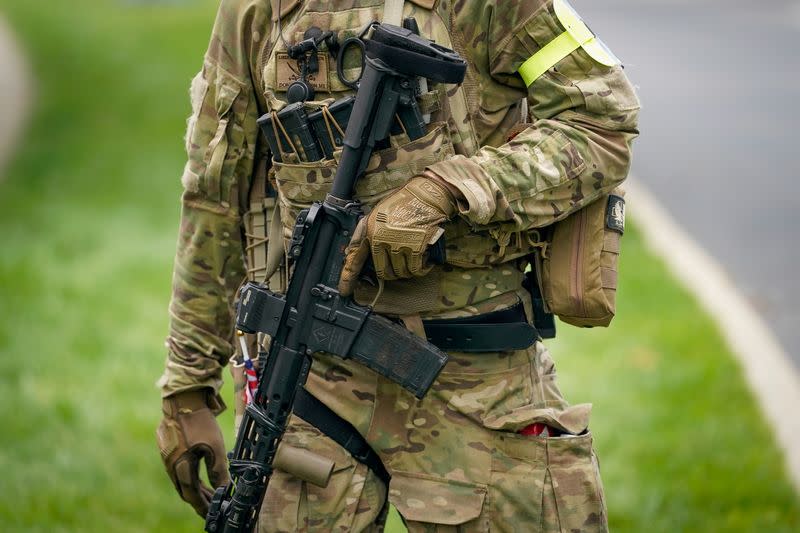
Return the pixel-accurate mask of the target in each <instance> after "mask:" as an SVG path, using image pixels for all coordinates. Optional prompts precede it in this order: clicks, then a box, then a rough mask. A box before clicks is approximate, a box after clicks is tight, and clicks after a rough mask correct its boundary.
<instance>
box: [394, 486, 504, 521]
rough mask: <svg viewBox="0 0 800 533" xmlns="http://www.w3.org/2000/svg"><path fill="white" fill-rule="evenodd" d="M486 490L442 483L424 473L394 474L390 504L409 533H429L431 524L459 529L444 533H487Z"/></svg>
mask: <svg viewBox="0 0 800 533" xmlns="http://www.w3.org/2000/svg"><path fill="white" fill-rule="evenodd" d="M485 498H486V487H483V486H481V485H477V484H473V483H461V482H457V481H444V480H441V479H438V478H434V477H431V476H426V475H423V474H411V473H405V472H393V473H392V481H391V483H390V484H389V502H390V503H392V505H394V506H395V507H396V508H397V510H398V511H399V512H400V515H402V517H403V519H404V520H405V521H406V525H407V527H408V531H409V532H410V533H414V532H416V531H430V530H431V527H430V526H431V524H437V525H443V526H458V527H452V528H436V530H445V531H469V532H473V531H474V532H486V531H489V524H488V521H487V520H485V518H483V517H481V513H482V511H483V504H484V500H485Z"/></svg>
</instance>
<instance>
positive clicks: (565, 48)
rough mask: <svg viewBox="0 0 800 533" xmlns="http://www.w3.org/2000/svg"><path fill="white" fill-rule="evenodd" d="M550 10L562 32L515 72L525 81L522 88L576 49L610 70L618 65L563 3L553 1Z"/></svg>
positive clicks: (558, 0)
mask: <svg viewBox="0 0 800 533" xmlns="http://www.w3.org/2000/svg"><path fill="white" fill-rule="evenodd" d="M553 9H554V10H555V12H556V17H558V21H559V22H560V23H561V25H562V26H564V29H565V31H564V33H562V34H561V35H559V36H558V37H556V38H555V39H553V40H552V41H550V42H549V43H547V44H546V45H545V46H544V47H542V49H541V50H539V51H538V52H536V53H535V54H533V55H532V56H531V57H530V58H529V59H528V60H527V61H525V62H524V63H523V64H522V66H521V67H519V70H518V72H519V74H520V76H522V79H523V80H524V81H525V85H527V86H530V85H531V84H532V83H533V82H534V81H536V80H537V79H538V78H539V76H541V75H542V74H544V73H545V72H547V71H548V70H550V69H551V68H553V67H554V66H555V65H556V64H557V63H558V62H559V61H561V60H562V59H564V58H565V57H567V56H568V55H570V54H571V53H572V52H574V51H575V50H577V49H578V48H583V49H584V51H586V53H587V54H589V55H590V56H591V57H592V59H594V60H595V61H597V62H598V63H600V64H601V65H606V66H608V67H613V66H615V65H619V64H620V60H619V59H617V56H615V55H614V53H613V52H611V50H609V49H608V47H607V46H606V45H605V43H603V41H601V40H600V39H598V38H597V37H596V36H595V35H594V33H592V30H590V29H589V27H588V26H587V25H586V23H585V22H583V20H581V17H580V15H578V12H577V11H575V8H573V7H572V6H571V5H570V4H569V2H567V0H553Z"/></svg>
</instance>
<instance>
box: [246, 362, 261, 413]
mask: <svg viewBox="0 0 800 533" xmlns="http://www.w3.org/2000/svg"><path fill="white" fill-rule="evenodd" d="M244 376H245V378H246V379H247V383H246V384H245V387H244V403H245V404H246V405H250V404H251V403H253V400H254V399H255V397H256V389H257V388H258V376H256V369H255V367H253V360H252V359H250V358H249V357H247V356H245V360H244Z"/></svg>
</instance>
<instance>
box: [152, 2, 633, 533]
mask: <svg viewBox="0 0 800 533" xmlns="http://www.w3.org/2000/svg"><path fill="white" fill-rule="evenodd" d="M555 1H556V2H558V1H559V0H555ZM553 3H554V2H553V0H525V1H522V0H487V1H480V2H479V1H461V2H455V3H453V2H451V1H450V0H408V1H406V2H405V5H404V7H403V16H413V17H415V18H416V20H417V22H418V24H419V27H420V30H421V34H422V35H423V36H424V37H426V38H429V39H433V40H435V41H436V42H437V43H440V44H442V45H444V46H448V47H450V48H453V49H455V50H456V51H458V52H459V53H460V54H461V55H462V56H463V57H464V58H465V59H467V61H468V63H469V68H468V72H467V77H466V80H465V82H464V83H463V85H461V86H460V87H455V86H433V87H431V88H430V92H429V93H427V94H424V95H422V97H421V98H420V105H421V106H422V107H423V111H424V112H425V113H426V114H430V115H431V121H430V124H429V125H428V134H427V135H426V136H425V137H423V138H421V139H418V140H416V141H413V142H408V139H405V141H403V140H397V141H396V142H395V141H394V140H393V144H392V147H391V148H389V149H386V150H383V151H381V152H379V153H377V154H376V155H375V156H374V157H373V159H372V160H371V162H370V166H369V168H368V171H367V173H366V175H365V177H364V178H363V179H362V180H360V182H359V183H358V185H357V187H356V196H357V197H358V198H359V199H360V200H361V201H362V202H363V203H364V205H365V207H366V209H365V210H366V211H368V212H369V211H370V210H372V211H371V212H372V213H373V215H372V216H368V217H366V218H365V219H364V221H363V223H362V224H361V225H360V226H359V230H358V232H357V235H356V238H355V239H354V242H353V245H352V246H351V247H350V250H349V251H350V255H349V257H348V263H347V268H346V269H345V275H344V278H345V279H343V285H342V289H344V290H346V291H350V290H354V291H355V298H356V300H357V301H359V302H360V303H365V304H369V303H371V302H372V301H373V300H374V299H375V297H376V296H378V298H377V300H376V301H375V309H376V311H378V312H380V313H384V314H387V315H392V316H396V317H403V318H404V319H405V321H406V323H407V324H408V325H409V329H412V330H413V329H417V330H418V328H419V324H420V321H419V319H420V318H423V319H425V318H430V317H437V318H453V317H463V316H473V315H483V314H485V313H488V312H491V311H495V310H499V309H505V308H509V307H511V306H514V305H518V304H520V302H521V303H522V304H523V305H524V306H525V309H526V311H527V316H529V317H530V316H532V315H531V309H530V296H529V295H528V293H527V292H526V291H524V290H522V289H521V283H522V278H523V271H524V268H525V267H526V266H527V263H526V260H525V258H526V257H527V256H529V255H530V253H531V252H532V251H533V250H534V249H535V247H536V245H537V242H536V241H537V239H536V236H537V232H536V228H541V227H544V226H547V225H549V224H552V223H553V222H555V221H558V220H561V219H563V218H564V217H566V216H568V215H569V214H570V213H573V212H575V211H576V210H578V209H580V208H582V207H584V206H585V205H587V204H589V203H590V202H593V201H594V200H596V199H598V198H599V197H600V196H601V195H604V194H607V193H608V192H609V191H611V190H612V189H614V188H615V187H617V186H618V185H619V184H620V183H621V182H622V180H624V178H625V177H626V175H627V172H628V168H629V165H630V145H631V141H632V140H633V138H634V137H635V136H636V134H637V129H636V128H637V115H638V107H639V105H638V101H637V98H636V96H635V94H634V92H633V89H632V87H631V86H630V84H629V82H628V81H627V79H626V77H625V75H624V73H623V71H622V69H621V67H619V66H613V67H610V66H607V65H603V64H601V63H599V62H598V61H596V60H595V59H593V58H592V56H590V54H589V53H587V51H586V50H585V49H582V48H578V49H577V50H575V51H574V52H572V53H571V54H569V55H568V56H567V57H566V58H564V59H562V60H560V61H558V62H557V63H556V64H555V65H553V66H552V67H551V68H549V69H547V70H546V72H545V73H544V74H543V75H541V76H538V77H537V78H536V79H535V80H529V81H530V85H529V86H527V87H526V83H525V82H523V79H522V78H521V77H520V75H519V74H518V72H517V71H518V69H519V68H520V66H521V65H522V64H523V63H525V62H526V61H527V60H528V59H529V58H531V57H532V56H533V55H534V54H536V53H537V51H540V50H541V49H543V48H544V47H546V46H547V45H548V44H549V43H550V42H552V41H553V40H554V39H556V38H557V37H558V36H559V35H561V34H563V33H564V31H565V29H564V27H563V24H562V23H561V22H560V19H559V17H558V16H556V12H555V9H554V6H553ZM562 4H563V2H562ZM562 4H559V5H562ZM279 6H280V7H279ZM383 9H384V3H383V1H382V0H283V1H282V4H278V2H277V1H275V0H273V1H272V2H268V1H267V0H223V1H222V5H221V7H220V11H219V15H218V17H217V21H216V24H215V26H214V30H213V34H212V37H211V42H210V45H209V48H208V52H207V53H206V56H205V61H204V64H203V69H202V71H201V72H200V73H199V74H198V76H197V77H196V78H195V79H194V80H193V83H192V88H191V99H192V108H193V114H192V117H191V119H190V121H189V128H188V132H187V136H186V148H187V151H188V154H189V160H188V163H187V165H186V168H185V171H184V175H183V185H184V188H185V191H184V194H183V212H182V219H181V229H180V237H179V242H178V251H177V257H176V261H175V272H174V280H173V297H172V303H171V306H170V316H171V323H170V333H169V337H168V339H167V344H168V348H169V355H168V357H167V362H166V370H165V372H164V375H163V377H162V379H161V381H160V384H161V387H162V397H163V405H164V420H163V421H162V424H161V426H160V427H159V431H158V438H159V444H160V447H161V451H162V456H163V459H164V461H165V464H166V467H167V471H168V473H169V475H170V477H171V479H172V480H173V482H174V483H175V485H176V488H177V489H178V492H179V493H180V495H181V496H182V498H183V499H184V500H186V501H188V502H189V503H191V504H192V506H193V507H194V508H195V510H197V512H198V513H199V514H201V515H204V514H205V511H206V509H207V506H208V500H209V495H210V491H209V490H208V488H207V487H205V486H204V484H203V483H202V482H201V481H200V479H199V476H198V471H197V469H198V463H199V462H200V460H201V459H203V458H204V459H205V460H206V464H207V466H208V471H209V477H210V481H211V483H212V484H213V485H219V484H222V483H223V482H224V481H225V480H226V479H227V474H226V471H225V459H224V453H225V450H224V446H223V444H222V437H221V433H220V430H219V427H218V425H217V424H216V421H215V419H214V415H216V414H217V413H218V412H219V411H220V410H221V409H222V408H223V406H224V404H223V403H222V400H221V399H220V398H219V396H218V391H219V390H220V387H221V385H222V368H223V366H225V364H226V362H227V360H228V358H229V357H230V356H231V354H232V353H233V352H234V343H233V340H234V337H233V333H234V332H233V329H232V328H233V309H234V307H233V301H234V297H235V294H236V290H237V288H238V287H239V286H240V284H241V283H242V281H243V279H244V278H245V277H249V278H250V279H254V280H258V281H265V280H264V277H265V275H266V274H265V270H266V266H265V261H264V257H265V252H264V248H263V247H264V246H265V245H266V242H267V241H268V240H271V245H276V244H277V245H278V246H280V245H281V244H282V242H281V240H282V239H285V238H286V237H287V235H288V232H289V231H290V230H291V225H292V222H293V219H294V216H295V215H296V214H297V212H298V211H299V210H300V209H302V208H303V207H306V206H308V205H309V204H310V203H311V202H313V201H318V200H322V199H323V198H324V194H325V192H326V191H327V188H328V187H329V186H330V183H331V180H332V176H333V170H334V169H335V166H334V164H335V163H334V162H333V161H323V162H319V163H305V162H300V161H298V160H296V159H293V158H292V157H291V156H286V157H284V160H283V162H282V163H270V162H269V154H268V153H267V150H266V148H265V143H264V139H263V138H262V137H261V136H260V134H259V131H258V128H257V125H256V119H257V118H258V117H259V116H260V115H261V114H262V113H265V112H267V111H272V110H277V109H280V107H282V106H283V105H285V90H286V87H287V86H288V84H289V83H290V82H291V81H292V74H291V72H292V69H291V68H290V65H289V64H288V63H287V62H288V59H287V58H286V56H285V51H286V46H287V42H288V43H289V44H291V43H295V42H298V41H299V40H301V38H302V35H303V32H304V31H305V30H306V29H308V28H310V27H312V26H315V27H318V28H321V29H323V30H332V31H335V32H337V34H338V37H339V39H340V42H341V41H342V40H343V39H344V38H346V37H348V36H352V35H354V34H356V33H357V32H358V31H359V29H360V28H362V27H363V26H364V25H365V24H366V23H368V22H369V21H372V20H381V19H382V16H383ZM279 24H280V25H282V34H283V37H282V36H281V35H280V33H279V31H278V28H279V27H281V26H280V25H279ZM323 55H324V54H323V53H320V57H322V56H323ZM358 63H359V61H358V58H356V57H350V58H348V57H346V58H345V73H346V74H350V75H352V74H353V71H354V70H357V68H358ZM310 82H311V83H312V84H313V85H314V86H315V88H316V90H317V97H316V99H317V100H322V99H324V98H328V97H333V98H338V97H340V96H342V95H344V94H347V93H348V91H349V89H348V87H347V86H346V85H344V84H343V83H342V82H341V80H339V79H338V78H337V76H336V73H335V69H334V68H333V67H332V66H331V64H330V62H329V61H328V60H327V59H326V60H322V62H321V65H320V71H319V73H317V74H316V76H315V77H313V78H312V79H311V80H310ZM521 123H522V125H521ZM515 133H518V134H517V135H516V136H515V137H513V140H509V139H510V138H511V136H512V135H513V134H515ZM411 178H414V179H413V180H412V181H409V180H411ZM270 190H276V191H277V205H275V200H273V199H272V198H270V197H269V196H270V195H269V193H268V192H265V191H270ZM409 203H414V205H415V206H416V207H415V209H413V210H411V211H408V210H407V211H403V207H404V206H407V205H409ZM273 206H274V209H278V211H279V215H280V222H281V223H282V230H283V235H281V234H280V233H281V231H280V227H278V230H277V232H276V230H275V229H273V230H272V231H271V232H266V231H265V228H266V227H267V226H269V218H265V216H264V210H265V208H266V209H267V211H268V212H271V211H270V210H271V209H273ZM377 213H383V215H381V216H377ZM409 213H411V214H409ZM269 216H270V215H267V217H269ZM276 220H277V219H276ZM390 224H394V226H395V227H399V228H400V229H401V230H402V231H408V232H410V233H413V232H415V231H416V232H419V231H422V232H425V235H426V236H432V235H433V234H435V233H437V231H436V229H437V228H438V227H439V226H440V225H443V226H444V229H445V239H446V242H447V245H448V250H447V252H448V253H447V263H446V264H445V265H441V266H435V267H433V268H429V267H428V268H426V267H424V266H423V264H422V262H421V261H419V257H420V256H421V255H422V254H423V253H424V251H425V250H424V246H423V247H422V248H421V249H417V250H410V248H409V247H403V246H402V244H403V243H402V242H400V243H398V242H394V241H392V240H391V239H387V238H386V235H388V234H390V233H392V232H387V231H385V230H386V228H387V225H390ZM275 227H277V226H275V225H273V228H275ZM268 233H269V234H268ZM276 233H277V234H276ZM410 233H409V234H410ZM401 240H402V239H401ZM426 242H427V241H426ZM370 254H371V255H372V256H373V259H374V262H375V265H376V271H377V272H378V274H379V275H380V276H381V277H382V278H384V279H386V280H387V281H386V282H385V284H384V286H383V288H382V291H381V292H380V294H377V290H376V289H375V288H374V287H373V286H372V285H370V284H368V283H365V282H364V281H363V280H359V279H357V276H356V274H357V272H358V271H359V270H360V264H361V263H362V262H363V261H364V260H365V259H366V256H368V255H370ZM280 278H281V274H280V273H278V274H276V275H275V276H274V277H272V282H271V286H272V287H273V288H274V287H276V284H279V283H280V281H281V279H280ZM276 280H277V281H276ZM251 341H252V340H251ZM449 355H450V360H449V362H448V364H447V366H446V367H445V369H444V371H443V372H442V373H441V375H440V376H439V378H438V379H437V381H436V382H435V383H434V385H433V387H432V389H431V390H430V392H429V393H428V395H427V396H426V397H425V398H424V399H423V400H421V401H417V400H416V399H415V398H414V397H413V396H412V395H411V394H410V393H408V392H407V391H405V390H403V389H402V388H400V387H399V386H398V385H396V384H394V383H392V382H390V381H388V380H386V379H384V378H383V377H381V376H378V375H377V374H375V373H373V372H372V371H370V370H368V369H367V368H364V367H361V366H359V365H358V364H355V363H353V362H351V361H343V360H341V359H336V358H333V357H331V356H329V355H326V354H316V355H315V362H314V365H313V368H312V372H311V375H310V377H309V381H308V384H307V389H308V390H309V391H310V392H311V393H312V394H313V395H314V396H316V397H317V398H319V399H320V400H322V401H323V402H324V403H325V404H327V405H328V406H329V407H330V408H331V409H332V410H333V411H335V412H336V413H337V414H338V415H340V416H341V417H343V418H345V419H347V420H348V421H349V422H350V423H351V424H352V425H353V426H354V427H355V428H356V429H357V430H358V431H359V433H361V434H362V435H363V436H364V437H365V438H366V440H367V441H368V442H369V443H370V445H371V446H372V448H373V449H374V450H375V451H376V452H377V453H378V455H379V456H380V458H381V460H382V461H383V463H384V465H385V467H386V469H387V470H388V471H389V473H390V474H391V483H390V484H389V486H388V487H387V486H385V485H384V483H383V482H382V481H381V480H380V479H379V478H378V476H376V474H375V473H374V472H372V471H371V470H370V469H369V468H367V467H366V466H365V465H364V464H361V463H359V462H358V461H357V460H355V459H354V458H353V457H352V456H350V454H348V453H347V452H346V451H345V450H344V449H343V448H341V447H340V446H338V445H337V444H335V443H334V442H333V441H331V440H330V439H328V438H325V437H323V436H322V435H321V434H320V432H319V431H317V430H316V429H314V428H313V427H311V426H309V425H308V424H306V423H305V422H303V421H302V420H301V419H299V418H298V417H292V419H291V420H290V426H289V430H288V432H287V434H286V436H285V438H284V444H289V445H292V446H294V447H297V448H302V449H307V450H311V451H312V452H315V453H317V454H319V455H321V456H324V457H327V458H329V459H331V460H332V461H333V462H334V463H335V467H334V471H333V475H332V476H331V479H330V482H329V483H328V485H327V487H326V488H320V487H318V486H315V485H313V484H310V483H307V482H304V481H301V480H299V479H297V478H295V477H293V476H292V475H290V474H288V473H285V472H282V471H280V470H278V471H276V472H275V474H274V475H273V477H272V480H271V482H270V484H269V488H268V491H267V495H266V498H265V500H264V505H263V507H262V514H261V519H260V529H261V530H263V531H296V530H302V531H312V530H313V531H334V530H336V531H365V530H367V531H378V530H380V529H381V527H382V526H381V524H382V521H383V519H384V518H385V510H386V506H385V502H386V500H387V499H388V501H390V502H391V503H392V504H394V505H395V506H396V507H397V509H398V510H399V512H400V513H401V515H402V516H403V518H404V520H405V522H406V524H407V526H408V528H409V530H411V531H439V530H441V531H605V530H606V529H607V518H606V510H605V503H604V501H603V493H602V486H601V483H600V479H599V473H598V469H597V461H596V458H595V455H594V453H593V451H592V444H591V442H592V441H591V435H590V433H589V432H588V431H587V428H588V423H589V411H590V407H589V406H588V405H576V406H569V405H568V404H567V402H566V401H565V400H564V399H563V397H562V396H561V393H560V392H559V389H558V387H557V385H556V374H555V370H554V367H553V362H552V360H551V358H550V356H549V354H548V352H547V350H546V348H545V347H544V345H543V344H542V343H541V342H536V343H535V344H533V345H532V346H530V347H529V348H528V349H524V350H517V351H498V352H490V353H459V352H450V354H449ZM535 423H541V424H544V425H546V426H547V427H548V428H550V429H549V431H550V432H551V433H550V435H551V436H549V437H548V436H526V435H522V434H520V433H519V431H520V430H521V429H523V428H526V427H530V426H531V425H532V424H535ZM553 435H558V436H553Z"/></svg>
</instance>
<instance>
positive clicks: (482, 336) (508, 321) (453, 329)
mask: <svg viewBox="0 0 800 533" xmlns="http://www.w3.org/2000/svg"><path fill="white" fill-rule="evenodd" d="M422 325H423V326H424V327H425V336H426V337H427V338H428V342H430V343H431V344H433V345H435V346H437V347H438V348H439V349H441V350H443V351H446V352H447V351H456V352H502V351H509V350H524V349H525V348H527V347H529V346H530V345H532V344H533V343H534V342H536V339H538V338H539V332H538V331H537V329H536V328H535V327H534V326H532V325H531V324H529V323H528V320H527V317H526V316H525V308H524V307H523V305H522V304H521V303H518V304H517V305H515V306H513V307H509V308H508V309H502V310H500V311H492V312H491V313H485V314H482V315H476V316H468V317H462V318H449V319H432V320H423V321H422Z"/></svg>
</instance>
